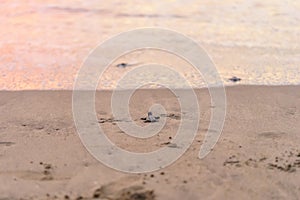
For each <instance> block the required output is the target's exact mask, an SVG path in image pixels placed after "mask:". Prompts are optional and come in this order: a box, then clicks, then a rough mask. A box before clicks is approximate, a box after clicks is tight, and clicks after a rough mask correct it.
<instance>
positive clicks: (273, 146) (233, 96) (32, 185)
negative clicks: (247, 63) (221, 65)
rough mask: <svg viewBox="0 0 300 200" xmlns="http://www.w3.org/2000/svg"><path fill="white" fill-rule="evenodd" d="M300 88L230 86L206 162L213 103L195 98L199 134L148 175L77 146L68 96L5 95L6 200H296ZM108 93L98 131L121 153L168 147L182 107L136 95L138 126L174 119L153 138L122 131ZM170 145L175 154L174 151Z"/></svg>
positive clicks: (0, 178) (0, 122)
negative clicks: (156, 111)
mask: <svg viewBox="0 0 300 200" xmlns="http://www.w3.org/2000/svg"><path fill="white" fill-rule="evenodd" d="M299 90H300V87H299V86H236V87H226V93H227V115H226V120H225V126H224V130H223V132H222V135H221V138H220V140H219V141H218V143H217V145H216V146H215V148H214V149H213V151H212V152H211V153H210V154H209V155H208V156H207V157H206V158H204V159H202V160H200V159H199V158H198V152H199V149H200V146H201V144H202V142H203V139H204V135H205V133H206V131H207V127H208V124H209V120H210V113H211V109H214V107H213V106H212V105H211V104H210V97H209V94H208V91H207V90H206V89H198V90H197V91H196V94H197V97H198V101H199V105H200V109H201V115H200V118H201V119H200V127H199V129H198V134H197V137H196V138H195V140H194V142H193V144H192V146H191V147H190V148H189V149H188V151H187V152H186V153H185V154H184V155H183V156H182V157H181V158H180V159H179V160H177V161H176V162H175V163H174V164H172V165H171V166H169V167H167V168H163V169H161V170H158V171H156V172H152V173H147V174H135V175H134V174H126V173H121V172H117V171H115V170H113V169H110V168H108V167H106V166H104V165H103V164H102V163H100V162H99V161H97V160H96V159H94V158H93V157H92V156H91V155H90V154H89V153H88V152H87V150H86V149H85V147H84V146H83V144H82V143H81V141H80V139H79V137H78V135H77V132H76V128H75V125H74V122H73V116H72V91H7V92H5V91H1V92H0V111H1V116H0V185H1V187H0V199H1V200H21V199H23V200H29V199H30V200H31V199H34V200H35V199H36V200H43V199H103V200H104V199H105V200H108V199H109V200H117V199H119V200H126V199H128V200H129V199H132V200H152V199H156V200H165V199H174V200H175V199H176V200H182V199H191V200H194V199H291V200H292V199H295V200H297V199H299V198H300V186H299V185H300V184H299V183H300V182H299V180H300V148H299V141H300V134H299V130H300V123H299V121H300V93H299ZM110 98H111V91H99V92H97V95H96V112H97V116H98V119H99V125H100V126H101V127H102V128H103V130H104V131H105V133H107V136H108V137H109V138H110V139H111V140H112V141H113V142H114V143H115V144H117V145H118V146H120V147H122V148H125V149H127V150H130V151H135V152H148V151H152V150H155V149H158V148H160V147H162V146H168V144H169V143H170V140H171V139H172V137H174V135H175V133H176V129H177V127H178V125H179V122H180V116H181V114H182V113H180V107H179V105H178V102H177V99H176V97H175V96H174V95H173V94H172V93H171V92H169V91H168V90H163V89H156V90H149V89H148V90H137V91H136V92H135V94H134V96H133V97H132V99H131V102H130V112H131V115H132V118H133V120H134V121H135V122H136V123H137V124H140V125H143V124H142V122H141V121H140V118H141V117H144V116H145V113H147V111H148V109H149V105H150V106H151V105H152V104H153V103H161V104H162V105H164V106H165V109H166V111H167V113H168V117H167V124H166V126H165V127H164V129H163V130H162V131H161V132H160V133H159V134H157V135H155V136H153V137H151V138H149V139H147V140H143V139H135V138H132V137H129V136H126V135H125V134H123V133H122V132H121V131H120V129H119V128H118V126H117V124H116V123H115V122H114V118H113V117H112V115H111V109H110V106H109V105H110ZM170 148H171V147H170Z"/></svg>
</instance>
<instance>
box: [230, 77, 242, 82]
mask: <svg viewBox="0 0 300 200" xmlns="http://www.w3.org/2000/svg"><path fill="white" fill-rule="evenodd" d="M228 80H230V81H232V82H234V83H235V82H238V81H241V80H242V79H241V78H238V77H236V76H233V77H232V78H230V79H228Z"/></svg>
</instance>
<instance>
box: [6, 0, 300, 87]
mask: <svg viewBox="0 0 300 200" xmlns="http://www.w3.org/2000/svg"><path fill="white" fill-rule="evenodd" d="M109 2H110V3H107V1H96V0H90V1H83V0H76V1H72V2H70V1H66V0H64V1H58V0H57V1H56V0H46V1H44V0H43V1H42V0H22V1H21V0H19V1H12V0H10V1H8V0H4V1H2V2H1V7H0V12H1V14H0V27H1V29H0V37H1V40H0V77H1V78H0V89H1V90H23V89H72V88H73V83H74V80H75V78H76V74H77V72H78V70H79V69H80V66H81V64H82V62H83V61H84V59H85V58H86V56H87V55H88V54H89V52H90V51H91V50H92V49H93V48H94V47H96V46H97V45H98V44H100V43H101V42H103V41H104V40H106V39H108V38H110V37H111V36H113V35H116V34H118V33H121V32H123V31H128V30H131V29H135V28H139V27H149V26H151V27H153V26H155V27H156V26H157V27H163V28H169V29H172V30H175V31H178V32H180V33H182V34H185V35H187V36H188V37H191V38H193V39H194V40H195V41H197V42H198V43H199V45H201V46H202V47H203V48H204V49H205V50H206V51H207V52H208V54H209V56H210V57H211V58H212V60H213V61H214V63H215V65H216V67H217V69H218V71H219V73H220V75H221V77H222V79H223V80H224V83H225V84H227V85H232V84H234V83H231V82H229V81H227V80H228V78H231V77H232V76H237V77H240V78H241V79H242V81H241V82H240V83H237V84H263V85H283V84H300V45H299V43H300V12H299V10H300V1H279V0H275V1H274V0H266V1H258V0H254V1H239V0H225V1H221V2H220V1H217V0H213V1H211V0H210V1H196V0H190V1H179V0H177V1H176V0H166V1H163V2H161V1H154V0H152V1H147V2H146V3H145V2H144V3H141V2H140V1H137V0H136V1H121V0H118V1H109ZM174 42H176V41H174ZM120 62H126V63H134V64H137V63H138V64H139V63H142V64H145V63H147V62H156V63H162V64H166V65H168V66H171V67H174V69H176V70H178V72H179V73H180V74H182V75H183V76H184V77H185V78H186V79H187V80H188V81H189V82H190V84H191V85H192V86H193V87H203V86H205V82H204V81H203V79H202V78H201V75H200V74H199V73H197V71H195V70H194V69H193V68H192V67H191V66H190V65H189V64H188V63H186V62H184V61H182V60H180V59H179V58H174V56H172V55H167V54H166V53H165V52H158V51H149V50H148V51H147V50H144V51H140V52H133V53H131V54H129V55H125V56H123V57H121V58H119V59H118V60H116V61H115V62H114V63H113V64H112V65H111V66H110V67H109V68H108V69H107V71H106V72H105V73H104V74H103V76H102V77H101V79H100V82H99V88H103V89H112V88H114V87H116V85H117V82H118V80H119V79H120V78H121V77H122V76H123V75H124V74H126V72H128V71H130V69H132V68H134V67H136V65H133V66H131V67H128V68H117V67H116V66H115V65H116V64H118V63H120ZM143 76H148V74H147V73H143V74H139V75H138V76H136V81H139V82H141V83H142V84H147V83H146V82H145V83H144V82H143V80H147V79H145V78H144V77H143ZM158 76H159V75H158ZM147 78H148V79H149V77H147ZM153 78H155V77H153ZM162 78H164V79H170V80H173V79H174V87H180V84H179V85H176V84H178V83H177V82H176V80H175V78H174V77H172V76H170V77H162ZM124 87H126V86H124ZM146 87H158V86H157V85H151V84H150V85H147V86H146Z"/></svg>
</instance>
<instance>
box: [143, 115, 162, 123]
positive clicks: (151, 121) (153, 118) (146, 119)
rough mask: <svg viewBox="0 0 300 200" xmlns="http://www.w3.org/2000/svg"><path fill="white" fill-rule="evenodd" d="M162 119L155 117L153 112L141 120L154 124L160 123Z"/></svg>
mask: <svg viewBox="0 0 300 200" xmlns="http://www.w3.org/2000/svg"><path fill="white" fill-rule="evenodd" d="M159 118H160V117H156V116H153V114H152V112H148V116H147V117H144V118H141V120H144V123H153V122H158V120H159Z"/></svg>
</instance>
